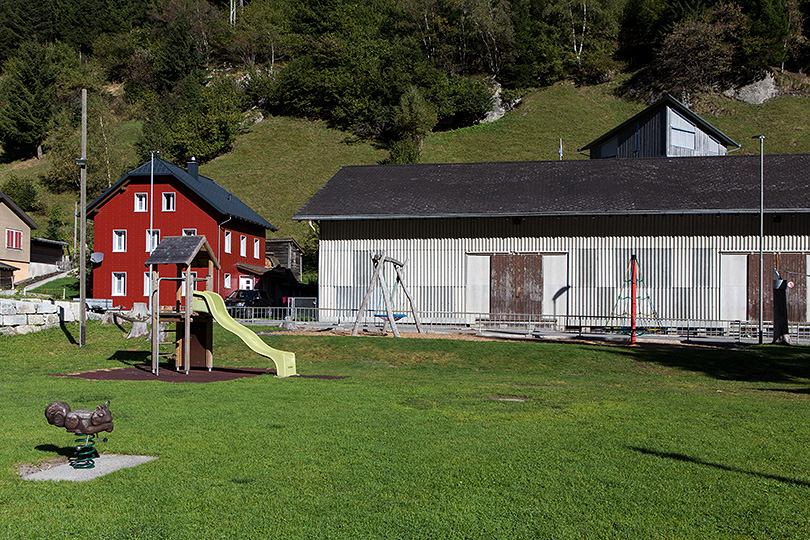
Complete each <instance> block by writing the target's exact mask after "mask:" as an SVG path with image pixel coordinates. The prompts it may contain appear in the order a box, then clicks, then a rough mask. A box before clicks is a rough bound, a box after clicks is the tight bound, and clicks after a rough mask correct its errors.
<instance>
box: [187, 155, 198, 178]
mask: <svg viewBox="0 0 810 540" xmlns="http://www.w3.org/2000/svg"><path fill="white" fill-rule="evenodd" d="M188 174H190V175H191V176H192V177H193V178H195V179H196V178H197V159H196V158H194V157H192V158H191V159H190V160H189V162H188Z"/></svg>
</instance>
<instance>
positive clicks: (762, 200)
mask: <svg viewBox="0 0 810 540" xmlns="http://www.w3.org/2000/svg"><path fill="white" fill-rule="evenodd" d="M751 138H752V139H759V344H760V345H762V244H763V237H764V236H765V152H764V149H765V135H754V136H753V137H751Z"/></svg>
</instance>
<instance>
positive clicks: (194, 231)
mask: <svg viewBox="0 0 810 540" xmlns="http://www.w3.org/2000/svg"><path fill="white" fill-rule="evenodd" d="M183 236H197V229H183Z"/></svg>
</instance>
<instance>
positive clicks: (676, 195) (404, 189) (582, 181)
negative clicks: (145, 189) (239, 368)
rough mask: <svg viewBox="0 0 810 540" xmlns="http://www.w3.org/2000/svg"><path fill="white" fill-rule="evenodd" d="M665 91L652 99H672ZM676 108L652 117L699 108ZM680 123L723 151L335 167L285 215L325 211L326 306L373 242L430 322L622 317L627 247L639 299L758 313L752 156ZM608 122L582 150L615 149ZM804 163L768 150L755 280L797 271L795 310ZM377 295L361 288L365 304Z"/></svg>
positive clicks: (691, 319)
mask: <svg viewBox="0 0 810 540" xmlns="http://www.w3.org/2000/svg"><path fill="white" fill-rule="evenodd" d="M673 101H674V100H669V99H667V100H663V101H662V102H659V103H658V104H656V105H654V106H653V107H651V108H650V109H649V110H648V112H652V110H653V109H654V108H655V107H660V108H664V109H667V110H670V112H672V111H673V110H674V112H678V111H679V110H680V107H683V106H682V105H680V106H679V104H677V102H675V105H673ZM680 112H681V114H677V115H676V116H677V120H674V121H672V122H670V123H669V124H661V123H660V118H659V120H656V123H657V124H656V125H658V126H659V127H658V128H656V129H660V131H661V133H662V135H664V136H663V139H664V140H668V141H671V140H672V139H671V137H669V136H666V132H667V130H669V131H672V130H674V129H681V128H682V127H683V126H682V123H681V120H684V119H689V120H694V115H692V113H690V114H683V111H680ZM667 115H669V116H668V117H669V118H670V120H672V119H673V118H674V116H672V115H671V114H670V113H666V115H665V116H664V118H666V117H667ZM643 116H644V115H639V116H637V117H635V119H636V120H638V119H639V118H642V117H643ZM652 116H655V115H652ZM631 120H633V119H631ZM636 120H633V121H632V122H630V121H628V122H629V124H628V122H626V123H625V124H623V126H625V127H626V126H627V125H633V126H634V125H635V123H636ZM640 124H641V122H639V125H640ZM690 125H692V126H693V128H695V129H694V130H693V136H694V138H695V139H694V140H695V141H697V140H698V139H703V138H704V137H703V134H707V133H708V135H707V138H709V139H712V140H714V141H716V142H718V144H719V146H723V147H724V151H722V152H721V151H717V152H716V153H715V155H709V156H700V157H645V158H639V159H591V160H575V161H548V162H513V163H464V164H424V165H386V166H352V167H344V168H342V169H341V170H340V171H338V173H337V174H335V176H334V177H333V178H332V179H331V180H330V181H329V182H328V183H327V184H326V185H325V186H324V187H323V188H322V189H321V190H320V191H319V192H318V193H317V194H316V195H315V196H314V197H312V199H311V200H310V201H309V202H308V203H307V204H306V205H305V206H304V207H303V208H301V209H300V210H299V211H298V213H297V214H296V215H295V216H294V217H295V219H299V220H313V221H318V222H319V224H320V262H319V302H320V307H321V308H322V309H323V310H324V312H323V313H324V314H327V313H331V314H333V316H335V317H337V318H347V317H351V316H352V314H353V313H354V312H356V310H357V308H358V307H359V305H360V302H361V300H362V297H363V294H364V292H365V291H366V289H367V287H368V284H369V282H370V280H371V277H372V263H371V254H373V253H374V252H379V251H385V252H386V254H387V255H388V256H390V257H394V258H397V259H399V260H403V261H404V260H407V261H408V264H407V267H406V273H407V280H408V288H409V289H410V290H411V292H412V293H413V296H414V297H415V301H416V305H417V306H418V308H419V310H420V312H421V314H422V317H423V318H424V319H425V320H427V321H434V322H449V321H458V322H463V321H467V322H471V321H473V320H480V319H482V318H487V317H496V316H500V315H502V314H536V315H541V316H542V318H543V320H544V321H551V322H552V324H554V325H557V326H578V325H580V324H582V325H597V324H601V325H607V324H611V323H618V324H621V321H611V320H609V319H610V317H611V315H617V314H618V313H617V310H616V306H617V304H618V303H619V301H620V300H621V299H622V298H623V297H626V295H627V293H626V292H623V291H625V288H626V285H627V280H628V268H629V261H630V259H631V256H633V255H635V256H636V258H637V260H638V262H639V264H640V271H641V275H640V277H641V279H642V284H643V286H644V290H645V291H646V293H645V294H646V295H647V298H646V305H645V306H642V307H641V308H640V309H642V310H647V311H650V312H654V313H655V314H657V317H658V318H660V320H661V323H662V324H664V325H668V326H671V325H680V324H702V325H705V326H716V325H722V324H726V323H727V322H728V321H754V320H757V317H758V311H759V296H758V290H759V273H758V265H759V242H760V234H759V233H760V214H759V210H760V208H759V207H760V181H761V175H760V156H740V157H718V156H720V155H721V154H724V153H725V146H731V145H736V143H734V142H733V141H731V139H728V138H727V137H725V136H724V135H722V133H720V132H719V131H717V130H714V129H713V128H711V129H709V128H710V126H709V127H706V126H707V125H708V124H706V123H705V122H702V121H701V122H695V121H693V122H692V123H691V124H690ZM620 127H621V126H620ZM610 133H613V135H610V134H608V135H609V136H608V137H607V138H605V137H600V138H599V139H597V140H596V141H594V143H591V145H589V147H590V149H591V151H592V152H593V151H594V150H595V149H597V150H598V149H599V148H600V147H601V145H603V144H604V143H608V146H609V147H611V148H613V146H614V145H613V143H610V142H609V141H610V139H612V138H613V137H614V136H615V135H617V134H619V133H621V129H619V128H617V129H616V130H613V131H612V132H610ZM678 136H680V135H678ZM622 139H624V140H627V137H619V138H617V140H619V141H621V140H622ZM659 139H660V137H659ZM678 141H679V144H684V145H687V146H689V145H688V144H687V142H686V141H685V140H684V138H683V137H681V138H680V139H678ZM615 146H616V147H617V148H621V147H622V146H623V145H622V143H621V142H620V143H617V144H616V145H615ZM692 146H699V145H695V144H693V145H692ZM737 146H738V145H737ZM598 152H599V154H600V157H605V155H604V152H602V151H601V150H598ZM676 154H677V153H676ZM809 167H810V155H781V156H779V155H771V156H766V157H765V159H764V171H765V177H764V178H765V182H764V191H765V198H764V206H765V213H764V243H763V250H764V252H765V263H764V267H765V269H766V270H765V276H764V282H765V287H766V290H767V288H769V287H770V283H771V282H770V280H771V277H772V275H773V273H772V271H771V270H772V269H773V268H778V269H779V270H781V271H782V272H783V276H785V275H787V276H792V277H788V279H792V280H793V281H794V282H795V285H796V286H795V287H794V288H793V289H791V292H790V294H789V302H790V319H791V321H793V322H800V321H807V319H808V313H807V311H808V303H807V278H806V277H805V275H806V274H807V266H808V254H810V228H808V225H810V183H808V181H807V180H806V173H805V171H807V170H809V169H808V168H809ZM786 272H792V273H793V274H786ZM387 277H388V283H392V282H393V275H388V276H387ZM395 294H397V293H396V291H395ZM765 298H766V301H767V300H768V298H770V295H769V294H767V295H765ZM395 301H396V298H395ZM375 302H376V306H375V305H374V303H375ZM381 307H382V302H381V300H379V299H377V300H374V299H372V306H371V309H372V311H373V310H374V309H378V310H379V309H381ZM764 310H765V313H766V315H769V313H770V308H769V307H768V306H767V305H766V306H764ZM767 318H770V317H769V316H768V317H767ZM723 321H725V323H724V322H723Z"/></svg>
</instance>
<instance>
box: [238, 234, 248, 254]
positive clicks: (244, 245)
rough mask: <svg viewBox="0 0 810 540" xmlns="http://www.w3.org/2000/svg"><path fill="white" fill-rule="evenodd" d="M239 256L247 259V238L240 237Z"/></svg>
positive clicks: (242, 235)
mask: <svg viewBox="0 0 810 540" xmlns="http://www.w3.org/2000/svg"><path fill="white" fill-rule="evenodd" d="M239 256H240V257H247V236H245V235H244V234H241V235H239Z"/></svg>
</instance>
